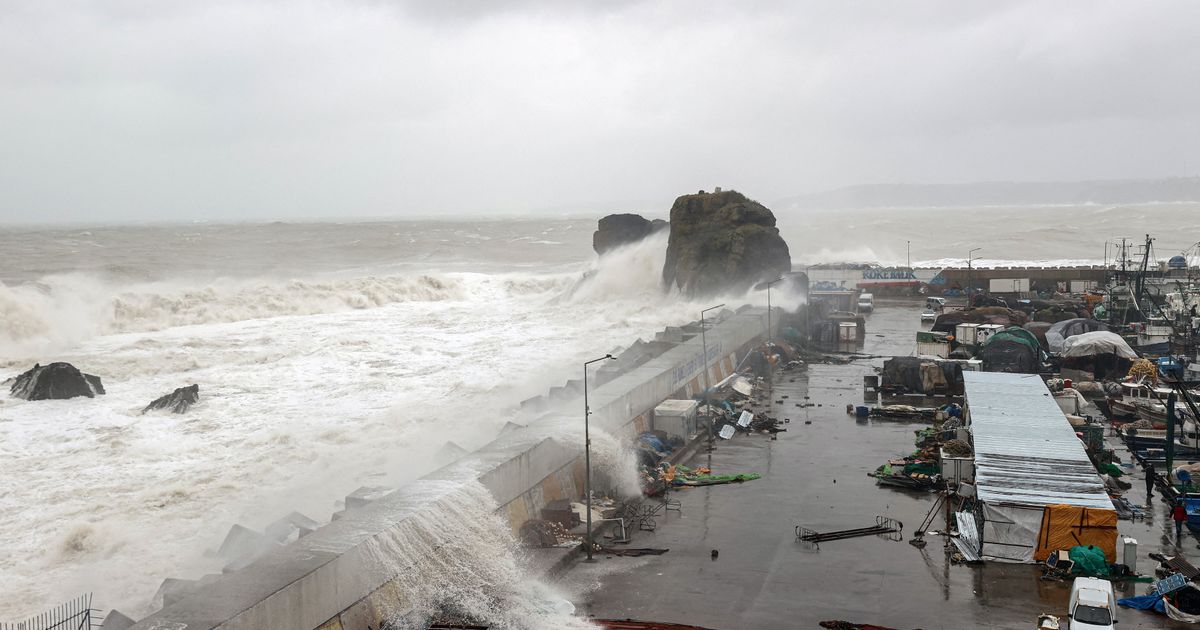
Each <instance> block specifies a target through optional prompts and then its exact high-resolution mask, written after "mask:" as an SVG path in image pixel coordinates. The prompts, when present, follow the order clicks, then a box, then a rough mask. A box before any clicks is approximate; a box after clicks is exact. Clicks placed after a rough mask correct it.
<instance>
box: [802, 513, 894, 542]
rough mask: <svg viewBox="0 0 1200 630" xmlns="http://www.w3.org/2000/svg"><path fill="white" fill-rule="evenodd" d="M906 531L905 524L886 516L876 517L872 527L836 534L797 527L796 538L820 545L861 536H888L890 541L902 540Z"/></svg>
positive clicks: (842, 531) (841, 531) (843, 530)
mask: <svg viewBox="0 0 1200 630" xmlns="http://www.w3.org/2000/svg"><path fill="white" fill-rule="evenodd" d="M903 531H904V523H901V522H900V521H897V520H893V519H890V518H888V517H886V516H876V517H875V524H874V525H873V526H871V527H859V528H857V529H842V530H838V531H834V532H826V533H823V534H822V533H819V532H816V531H813V530H811V529H808V528H807V527H801V526H799V525H797V526H796V538H797V539H799V540H801V541H804V542H807V543H813V544H814V545H815V544H819V543H823V542H828V541H831V540H845V539H847V538H859V537H861V536H881V535H882V536H886V537H887V538H889V539H890V540H897V541H898V540H902V539H903Z"/></svg>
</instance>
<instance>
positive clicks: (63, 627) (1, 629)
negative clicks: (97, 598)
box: [0, 593, 97, 630]
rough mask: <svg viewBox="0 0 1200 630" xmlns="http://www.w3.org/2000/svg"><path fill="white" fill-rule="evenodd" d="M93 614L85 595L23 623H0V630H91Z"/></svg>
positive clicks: (89, 594) (90, 599)
mask: <svg viewBox="0 0 1200 630" xmlns="http://www.w3.org/2000/svg"><path fill="white" fill-rule="evenodd" d="M93 612H97V611H93V610H92V594H91V593H87V594H85V595H80V596H79V597H76V598H75V599H73V600H71V601H69V602H66V603H64V604H60V605H59V606H57V607H55V608H52V609H50V610H47V611H46V612H44V613H41V614H40V615H34V616H33V617H30V618H28V619H26V620H24V621H15V622H11V623H5V622H0V630H92V613H93Z"/></svg>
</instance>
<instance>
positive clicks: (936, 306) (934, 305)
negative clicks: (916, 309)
mask: <svg viewBox="0 0 1200 630" xmlns="http://www.w3.org/2000/svg"><path fill="white" fill-rule="evenodd" d="M925 308H926V309H929V310H931V311H940V310H942V309H944V308H946V298H942V297H927V298H925Z"/></svg>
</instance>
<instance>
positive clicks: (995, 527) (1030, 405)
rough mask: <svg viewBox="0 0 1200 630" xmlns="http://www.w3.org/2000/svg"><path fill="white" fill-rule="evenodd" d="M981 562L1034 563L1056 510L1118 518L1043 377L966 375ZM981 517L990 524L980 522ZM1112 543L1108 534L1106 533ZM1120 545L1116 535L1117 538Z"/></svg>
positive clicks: (1030, 375)
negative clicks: (1046, 516) (1049, 509)
mask: <svg viewBox="0 0 1200 630" xmlns="http://www.w3.org/2000/svg"><path fill="white" fill-rule="evenodd" d="M963 380H964V383H965V390H966V412H967V419H968V427H969V428H970V430H971V437H972V441H973V445H974V450H975V484H976V486H975V491H976V496H977V498H978V499H979V501H980V502H981V503H982V510H981V511H980V513H979V514H978V515H977V516H976V519H975V520H976V523H978V524H981V525H982V527H981V532H980V534H981V535H980V536H979V542H980V549H979V552H980V555H982V556H983V557H985V558H990V559H998V560H1010V561H1016V562H1033V561H1034V560H1035V559H1034V551H1035V549H1036V548H1037V544H1038V537H1039V535H1047V534H1048V532H1042V531H1041V530H1042V522H1043V518H1042V517H1043V513H1044V512H1045V507H1046V506H1049V505H1071V506H1077V507H1082V508H1088V509H1093V510H1109V511H1111V510H1113V504H1112V500H1111V499H1109V497H1108V493H1107V492H1106V491H1105V489H1104V483H1103V482H1102V481H1101V480H1100V475H1099V474H1097V473H1096V469H1095V468H1094V467H1093V466H1092V463H1091V460H1090V459H1089V458H1088V455H1087V452H1086V451H1085V449H1084V445H1083V443H1082V442H1081V441H1080V440H1079V438H1078V437H1077V436H1076V435H1075V430H1074V429H1073V428H1072V427H1071V425H1070V424H1069V423H1068V422H1067V419H1066V417H1065V416H1064V415H1063V412H1062V410H1061V409H1060V408H1059V406H1058V404H1057V403H1056V402H1055V401H1054V397H1053V395H1051V393H1050V390H1049V389H1047V388H1046V384H1045V383H1044V382H1043V381H1042V379H1041V377H1039V376H1038V375H1036V374H1010V373H997V372H964V373H963ZM980 516H981V517H982V518H980ZM1105 536H1107V533H1105ZM1112 536H1113V540H1114V544H1115V536H1116V531H1115V529H1114V530H1113V532H1112Z"/></svg>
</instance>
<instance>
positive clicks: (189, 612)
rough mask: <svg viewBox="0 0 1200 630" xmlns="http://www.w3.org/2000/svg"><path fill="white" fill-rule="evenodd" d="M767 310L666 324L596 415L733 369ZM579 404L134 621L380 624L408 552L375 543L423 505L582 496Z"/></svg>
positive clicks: (681, 391) (282, 627)
mask: <svg viewBox="0 0 1200 630" xmlns="http://www.w3.org/2000/svg"><path fill="white" fill-rule="evenodd" d="M766 319H767V317H766V311H765V310H764V309H753V308H745V307H744V308H742V309H741V310H740V311H739V312H738V313H736V314H731V315H729V316H728V317H726V318H724V319H723V320H722V321H721V322H720V323H719V324H716V325H714V326H711V327H710V328H709V329H708V330H707V332H706V333H705V338H706V342H707V343H706V344H702V342H701V337H700V335H699V334H697V333H698V331H694V330H693V331H689V330H688V329H686V328H685V329H668V331H666V332H667V333H669V334H668V335H667V337H669V338H668V339H660V340H659V341H658V344H659V349H660V350H661V349H662V348H663V347H668V348H669V349H666V351H665V352H662V353H661V354H659V355H658V356H657V357H655V358H652V359H650V360H648V361H645V362H641V363H640V364H637V365H636V366H633V367H630V368H629V369H626V370H625V371H623V372H621V373H619V374H615V373H609V374H608V376H607V380H605V378H601V379H598V380H600V381H602V382H603V384H602V385H599V386H596V387H593V388H592V389H591V391H590V392H589V399H590V400H589V401H590V403H591V408H592V412H593V414H592V423H593V426H595V427H598V428H601V429H603V430H604V431H606V432H607V433H609V434H612V435H615V436H618V437H621V438H626V437H631V436H632V435H635V434H636V433H638V432H641V431H643V430H645V429H647V428H649V423H650V417H651V412H652V410H653V409H654V407H655V406H657V405H658V403H660V402H661V401H663V400H665V399H668V398H673V397H691V396H693V395H695V394H698V393H700V392H702V391H703V389H704V371H705V369H707V370H708V371H709V379H710V382H711V383H713V384H715V383H717V382H719V381H721V380H722V379H724V378H725V377H726V376H728V375H730V374H732V373H733V371H734V370H735V369H736V367H737V363H738V361H740V360H741V359H742V358H743V357H744V356H745V355H746V353H747V352H748V351H749V349H750V348H751V347H753V346H754V345H755V344H756V343H758V342H759V341H760V340H761V339H762V338H763V336H764V334H765V333H766V325H767V324H766ZM775 320H776V321H778V318H775ZM660 337H661V335H660ZM668 344H669V345H668ZM703 345H707V351H708V352H707V356H706V355H705V352H704V349H703ZM580 407H582V405H580ZM582 415H583V410H582V408H580V409H579V410H578V412H577V413H566V412H563V413H553V412H551V413H548V414H546V415H545V416H543V417H541V418H539V419H537V420H536V421H534V422H532V423H530V424H529V425H528V426H526V427H524V428H519V429H516V430H513V431H509V432H506V433H505V434H503V435H502V436H501V437H499V438H497V439H496V440H494V441H493V442H491V443H489V444H487V445H486V446H484V447H483V448H481V449H479V450H478V451H476V452H474V453H470V454H468V455H466V456H464V457H463V458H461V459H459V460H458V461H456V462H454V463H453V464H450V465H448V466H446V467H443V468H442V469H439V470H437V471H435V472H433V473H431V474H430V475H427V476H425V477H423V478H421V479H419V480H417V481H415V482H413V483H411V484H408V485H406V486H404V487H402V488H400V489H398V490H396V491H394V492H392V493H390V494H387V495H386V496H384V497H382V498H380V499H378V500H376V501H373V502H371V503H369V504H368V505H366V506H363V507H361V508H357V509H354V510H349V511H347V512H346V513H345V514H344V516H343V517H342V518H340V519H339V520H336V521H334V522H332V523H330V524H328V525H325V526H323V527H321V528H319V529H317V530H316V531H314V532H312V533H310V534H308V535H307V536H304V537H302V538H300V539H299V540H297V541H296V542H294V543H292V544H290V545H287V546H286V547H283V548H281V549H277V550H275V551H272V552H270V553H268V554H266V555H264V556H263V557H261V558H259V559H257V560H255V561H254V562H252V563H250V564H249V565H247V566H246V567H244V568H242V569H239V570H237V571H233V572H230V573H226V574H224V575H222V576H220V577H219V578H217V579H215V580H211V581H209V582H207V583H204V584H198V585H196V586H195V587H194V588H193V589H191V590H190V591H189V592H188V593H186V594H184V595H182V596H180V597H178V598H177V600H176V601H173V602H171V603H170V604H169V605H166V606H165V607H164V608H163V609H162V610H160V611H159V612H157V613H154V614H153V615H151V616H149V617H147V618H146V619H143V620H142V621H140V622H138V623H137V624H135V625H134V626H133V628H135V629H137V630H167V629H170V630H209V629H213V628H221V629H227V630H243V629H244V630H250V629H255V630H306V629H313V628H319V629H321V630H360V629H361V630H367V628H371V629H373V630H378V629H379V628H380V626H381V622H382V621H384V620H386V619H388V618H389V617H391V616H393V615H398V614H404V613H406V612H408V610H409V608H410V606H411V601H410V598H409V596H408V595H407V594H406V593H405V591H404V588H403V586H402V585H401V584H402V583H401V581H400V580H398V579H397V577H398V571H399V570H398V569H397V567H402V566H405V565H406V563H405V561H404V559H393V560H394V561H389V562H380V559H379V554H380V550H381V549H385V550H386V549H390V548H391V547H390V546H389V545H388V541H389V539H391V538H393V537H396V536H399V535H403V534H404V533H405V531H406V529H408V528H412V527H413V526H414V525H413V521H414V520H416V517H417V516H418V515H419V514H421V513H422V512H423V511H428V510H438V509H443V508H444V507H446V503H447V502H448V501H449V500H450V499H449V498H450V497H451V496H452V495H453V493H454V491H455V489H456V488H461V487H462V486H463V484H466V483H470V482H473V481H477V482H478V483H479V484H481V485H482V486H483V487H484V488H486V489H487V491H488V492H490V494H491V495H492V497H493V498H494V499H495V501H496V503H497V504H498V505H499V506H500V507H499V510H498V514H499V515H500V516H501V518H502V519H503V520H504V521H506V522H507V523H508V525H509V527H510V528H511V529H512V531H513V532H514V533H515V532H516V531H517V530H518V529H519V528H520V526H521V525H522V524H523V523H524V522H525V521H526V520H528V519H530V518H537V517H539V515H540V512H541V509H542V508H543V507H544V506H545V505H546V504H547V503H548V502H550V501H554V500H556V499H562V498H572V499H574V498H578V497H580V496H582V494H583V492H582V490H583V478H584V469H583V456H582V443H568V442H566V441H563V440H561V439H559V438H555V437H547V436H553V435H561V434H562V430H561V427H562V426H563V425H564V423H571V422H576V423H579V424H582V422H581V420H582ZM593 464H595V462H593Z"/></svg>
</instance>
